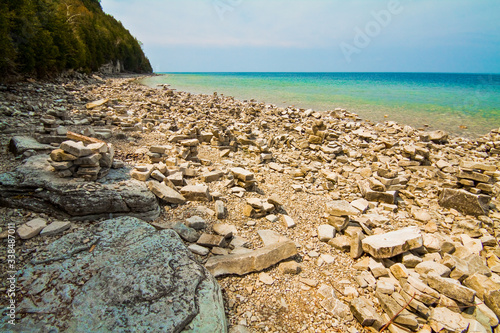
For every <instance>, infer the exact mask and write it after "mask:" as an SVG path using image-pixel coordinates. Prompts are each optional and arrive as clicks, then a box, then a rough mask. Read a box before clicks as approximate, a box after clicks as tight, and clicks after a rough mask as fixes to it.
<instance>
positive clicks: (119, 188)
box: [0, 155, 160, 220]
mask: <svg viewBox="0 0 500 333" xmlns="http://www.w3.org/2000/svg"><path fill="white" fill-rule="evenodd" d="M0 205H4V206H10V207H21V208H26V209H30V210H33V211H36V212H44V213H49V214H52V215H55V216H59V217H62V218H74V219H80V220H83V219H95V218H100V217H105V218H106V217H112V216H123V215H127V216H134V217H138V218H141V219H144V220H154V219H156V218H157V217H158V216H159V214H160V207H159V205H158V200H157V199H156V197H155V196H154V195H153V193H151V192H150V191H149V190H148V188H147V186H146V184H145V183H143V182H140V181H137V180H134V179H131V178H130V175H129V170H128V169H126V168H122V169H116V170H115V169H112V170H110V171H109V174H108V175H107V176H106V177H105V178H103V179H100V180H99V181H98V182H83V181H79V180H76V179H65V178H60V177H58V176H57V174H56V173H55V172H53V169H52V166H51V165H50V164H49V162H48V157H47V156H46V155H39V156H33V157H31V158H29V159H27V160H26V161H25V163H24V164H22V165H20V166H19V167H18V168H17V169H16V170H15V171H13V172H7V173H3V174H0Z"/></svg>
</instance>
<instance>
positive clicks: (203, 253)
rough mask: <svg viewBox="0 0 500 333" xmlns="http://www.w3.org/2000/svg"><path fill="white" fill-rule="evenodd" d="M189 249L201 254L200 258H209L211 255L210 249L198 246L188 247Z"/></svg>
mask: <svg viewBox="0 0 500 333" xmlns="http://www.w3.org/2000/svg"><path fill="white" fill-rule="evenodd" d="M188 249H189V250H190V251H191V252H193V253H195V254H199V255H200V256H207V255H208V254H209V253H210V250H209V249H207V248H206V247H203V246H200V245H198V244H191V245H189V246H188Z"/></svg>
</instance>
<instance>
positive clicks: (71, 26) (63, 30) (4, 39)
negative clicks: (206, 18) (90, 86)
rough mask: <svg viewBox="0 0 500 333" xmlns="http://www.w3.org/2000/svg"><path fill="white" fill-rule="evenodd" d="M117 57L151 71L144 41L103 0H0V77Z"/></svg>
mask: <svg viewBox="0 0 500 333" xmlns="http://www.w3.org/2000/svg"><path fill="white" fill-rule="evenodd" d="M117 61H120V62H121V64H122V65H123V66H124V69H125V70H126V71H131V72H148V73H149V72H151V71H152V68H151V65H150V63H149V60H148V59H147V58H146V56H145V55H144V52H143V51H142V49H141V46H140V43H139V42H138V41H137V40H136V39H135V38H134V37H133V36H132V35H131V34H130V32H129V31H128V30H127V29H125V28H124V27H123V25H122V24H121V23H120V22H118V21H117V20H116V19H115V18H113V17H112V16H111V15H107V14H105V13H104V12H103V11H102V8H101V5H100V1H99V0H0V79H2V78H5V77H7V76H10V75H13V74H27V75H36V76H38V77H44V76H50V75H55V74H58V73H60V72H62V71H65V70H68V69H75V70H79V71H83V72H92V71H96V70H98V69H99V68H100V67H101V66H102V65H104V64H106V63H109V62H113V63H115V64H116V62H117Z"/></svg>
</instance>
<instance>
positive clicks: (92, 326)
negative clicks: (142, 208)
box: [0, 217, 227, 333]
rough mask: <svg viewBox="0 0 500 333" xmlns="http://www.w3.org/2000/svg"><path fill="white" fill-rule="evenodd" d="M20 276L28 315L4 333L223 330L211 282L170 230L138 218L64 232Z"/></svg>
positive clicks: (215, 285) (217, 290) (2, 325)
mask: <svg viewBox="0 0 500 333" xmlns="http://www.w3.org/2000/svg"><path fill="white" fill-rule="evenodd" d="M98 230H102V231H98ZM85 240H86V241H87V242H85ZM88 240H90V241H88ZM18 274H19V275H20V276H19V279H18V286H19V288H21V290H26V291H29V293H28V292H26V293H20V295H24V296H25V297H24V299H23V300H22V301H21V302H20V303H19V304H18V311H19V312H22V313H26V314H27V315H26V316H25V317H24V318H22V319H18V320H17V322H16V326H14V327H11V326H10V324H8V323H5V322H4V323H0V331H2V332H6V331H8V332H49V331H50V332H82V333H83V332H227V323H226V318H225V313H224V305H223V300H222V294H221V290H220V287H219V285H218V283H217V281H216V280H215V278H214V277H213V276H212V275H210V273H209V272H208V271H207V270H206V269H205V268H204V267H203V266H201V265H200V264H198V263H197V262H196V261H195V259H194V258H193V256H192V255H191V253H190V252H189V251H188V250H187V249H186V247H185V246H184V244H183V242H182V241H181V240H180V238H179V237H178V236H177V234H176V233H175V232H174V231H172V230H161V231H156V230H155V228H154V227H152V226H150V225H149V224H147V223H145V222H143V221H141V220H139V219H137V218H133V217H120V218H116V219H111V220H107V221H104V222H102V223H100V224H99V225H96V226H94V227H92V228H90V229H87V230H81V231H78V232H75V233H71V234H68V235H66V236H64V237H62V238H60V239H58V240H56V241H55V242H53V243H52V244H50V245H49V246H48V247H47V248H46V249H44V250H43V251H39V252H38V253H37V256H36V257H35V259H34V260H33V261H32V263H31V265H28V267H25V268H24V269H23V270H22V271H19V273H18ZM28 294H29V295H35V298H36V299H37V301H36V304H34V303H33V302H32V299H33V298H32V297H28ZM39 313H52V314H55V315H43V316H40V315H38V314H39Z"/></svg>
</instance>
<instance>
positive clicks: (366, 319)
mask: <svg viewBox="0 0 500 333" xmlns="http://www.w3.org/2000/svg"><path fill="white" fill-rule="evenodd" d="M350 309H351V312H352V314H353V315H354V317H355V318H356V319H357V320H358V322H359V323H360V324H361V326H363V327H365V326H371V327H373V328H375V329H376V330H377V331H378V330H380V329H381V328H382V326H383V325H384V319H383V318H382V316H380V315H379V314H378V313H377V312H376V311H375V308H374V306H373V304H370V303H369V301H368V300H367V299H366V298H364V297H357V298H355V299H353V300H352V301H351V304H350Z"/></svg>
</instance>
